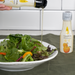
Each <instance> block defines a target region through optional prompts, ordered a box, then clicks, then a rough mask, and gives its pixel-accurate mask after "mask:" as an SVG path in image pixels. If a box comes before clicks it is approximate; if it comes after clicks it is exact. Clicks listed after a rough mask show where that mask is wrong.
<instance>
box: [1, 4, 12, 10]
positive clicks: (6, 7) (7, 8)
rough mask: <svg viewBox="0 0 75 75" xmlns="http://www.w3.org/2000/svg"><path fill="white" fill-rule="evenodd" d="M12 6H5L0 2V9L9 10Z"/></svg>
mask: <svg viewBox="0 0 75 75" xmlns="http://www.w3.org/2000/svg"><path fill="white" fill-rule="evenodd" d="M11 9H12V7H9V6H6V5H4V4H0V10H11Z"/></svg>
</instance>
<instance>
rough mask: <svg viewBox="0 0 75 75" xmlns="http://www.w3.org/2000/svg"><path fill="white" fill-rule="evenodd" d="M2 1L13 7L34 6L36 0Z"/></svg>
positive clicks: (1, 1)
mask: <svg viewBox="0 0 75 75" xmlns="http://www.w3.org/2000/svg"><path fill="white" fill-rule="evenodd" d="M0 3H1V4H3V3H4V4H5V5H7V6H12V7H21V6H34V0H0Z"/></svg>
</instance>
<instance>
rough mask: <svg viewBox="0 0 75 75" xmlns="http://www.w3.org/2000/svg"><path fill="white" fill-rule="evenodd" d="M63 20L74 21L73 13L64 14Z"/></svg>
mask: <svg viewBox="0 0 75 75" xmlns="http://www.w3.org/2000/svg"><path fill="white" fill-rule="evenodd" d="M63 20H65V21H70V20H72V13H71V12H64V13H63Z"/></svg>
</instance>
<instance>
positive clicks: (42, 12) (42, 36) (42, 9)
mask: <svg viewBox="0 0 75 75" xmlns="http://www.w3.org/2000/svg"><path fill="white" fill-rule="evenodd" d="M43 14H44V9H43V8H42V16H41V43H42V41H43Z"/></svg>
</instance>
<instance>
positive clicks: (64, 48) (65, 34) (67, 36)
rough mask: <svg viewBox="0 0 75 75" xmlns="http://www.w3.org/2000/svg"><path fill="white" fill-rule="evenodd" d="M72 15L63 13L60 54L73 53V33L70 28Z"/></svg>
mask: <svg viewBox="0 0 75 75" xmlns="http://www.w3.org/2000/svg"><path fill="white" fill-rule="evenodd" d="M71 19H72V14H71V13H70V12H65V13H63V28H62V31H61V34H60V51H61V52H62V53H71V52H72V51H73V32H72V28H71Z"/></svg>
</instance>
